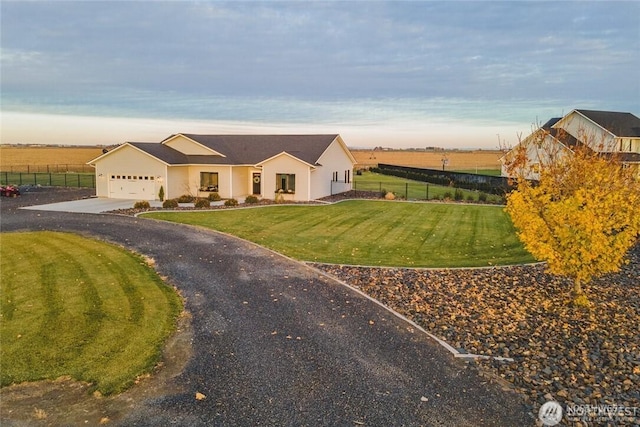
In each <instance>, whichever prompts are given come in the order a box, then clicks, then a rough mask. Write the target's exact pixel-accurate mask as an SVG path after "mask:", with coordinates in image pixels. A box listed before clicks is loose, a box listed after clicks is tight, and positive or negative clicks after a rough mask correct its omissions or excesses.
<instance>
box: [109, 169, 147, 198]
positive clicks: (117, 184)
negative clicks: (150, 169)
mask: <svg viewBox="0 0 640 427" xmlns="http://www.w3.org/2000/svg"><path fill="white" fill-rule="evenodd" d="M156 193H157V192H156V183H155V178H154V177H153V176H148V175H124V174H111V175H109V198H112V199H137V200H154V199H155V198H156Z"/></svg>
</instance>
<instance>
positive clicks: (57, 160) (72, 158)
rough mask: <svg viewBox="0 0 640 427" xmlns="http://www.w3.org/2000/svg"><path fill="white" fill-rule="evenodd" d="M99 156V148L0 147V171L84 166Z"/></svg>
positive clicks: (100, 151)
mask: <svg viewBox="0 0 640 427" xmlns="http://www.w3.org/2000/svg"><path fill="white" fill-rule="evenodd" d="M100 154H102V148H101V147H30V146H27V145H25V146H0V170H2V171H10V170H12V169H11V168H14V169H13V170H18V169H16V168H18V167H22V166H26V165H29V166H47V165H84V164H86V163H87V162H88V161H89V160H92V159H95V158H96V157H98V156H99V155H100ZM45 172H46V171H45Z"/></svg>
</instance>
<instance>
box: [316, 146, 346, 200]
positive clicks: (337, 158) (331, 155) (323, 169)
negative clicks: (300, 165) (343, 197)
mask: <svg viewBox="0 0 640 427" xmlns="http://www.w3.org/2000/svg"><path fill="white" fill-rule="evenodd" d="M338 138H340V137H338ZM338 138H336V140H334V141H333V142H332V143H331V145H329V147H327V149H326V150H325V152H324V153H323V154H322V156H320V158H319V159H318V163H319V164H320V166H318V167H317V168H316V169H315V170H313V171H312V172H311V197H310V199H311V200H313V199H319V198H321V197H326V196H330V195H331V193H332V192H333V193H334V194H336V193H341V192H344V191H348V190H351V188H352V186H351V183H352V182H353V166H354V163H353V162H352V161H351V158H350V157H349V153H347V151H346V148H344V146H343V145H342V144H341V143H340V141H339V140H338ZM334 172H337V175H338V181H339V182H337V183H336V182H334V183H333V184H332V180H333V174H334ZM345 173H347V174H348V181H349V182H344V181H345Z"/></svg>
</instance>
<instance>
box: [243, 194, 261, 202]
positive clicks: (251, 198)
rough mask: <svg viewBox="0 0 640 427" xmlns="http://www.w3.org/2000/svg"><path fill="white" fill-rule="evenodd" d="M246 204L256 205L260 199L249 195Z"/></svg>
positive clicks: (245, 200)
mask: <svg viewBox="0 0 640 427" xmlns="http://www.w3.org/2000/svg"><path fill="white" fill-rule="evenodd" d="M244 202H245V203H248V204H255V203H258V198H257V197H256V196H254V195H249V196H247V197H246V198H245V199H244Z"/></svg>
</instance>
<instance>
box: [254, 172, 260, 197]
mask: <svg viewBox="0 0 640 427" xmlns="http://www.w3.org/2000/svg"><path fill="white" fill-rule="evenodd" d="M253 194H260V173H255V172H254V174H253Z"/></svg>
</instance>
